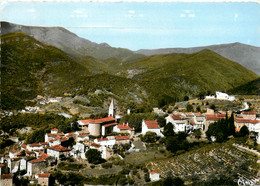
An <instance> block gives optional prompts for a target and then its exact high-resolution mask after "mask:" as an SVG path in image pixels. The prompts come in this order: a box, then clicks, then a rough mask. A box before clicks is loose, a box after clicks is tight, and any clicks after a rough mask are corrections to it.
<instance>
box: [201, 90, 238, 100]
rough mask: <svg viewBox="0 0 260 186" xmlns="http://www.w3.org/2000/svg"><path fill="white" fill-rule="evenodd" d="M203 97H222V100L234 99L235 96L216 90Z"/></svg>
mask: <svg viewBox="0 0 260 186" xmlns="http://www.w3.org/2000/svg"><path fill="white" fill-rule="evenodd" d="M205 99H222V100H229V101H235V99H236V98H235V97H234V96H229V95H228V94H226V93H223V92H220V91H216V95H214V96H206V97H205Z"/></svg>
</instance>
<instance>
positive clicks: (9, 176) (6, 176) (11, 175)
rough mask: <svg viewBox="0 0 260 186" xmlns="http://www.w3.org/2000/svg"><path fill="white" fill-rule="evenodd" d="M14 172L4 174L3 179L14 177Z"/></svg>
mask: <svg viewBox="0 0 260 186" xmlns="http://www.w3.org/2000/svg"><path fill="white" fill-rule="evenodd" d="M13 176H14V175H13V174H2V175H1V179H13Z"/></svg>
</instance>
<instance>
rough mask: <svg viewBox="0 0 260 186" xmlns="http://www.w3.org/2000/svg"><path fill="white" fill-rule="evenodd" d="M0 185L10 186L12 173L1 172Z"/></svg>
mask: <svg viewBox="0 0 260 186" xmlns="http://www.w3.org/2000/svg"><path fill="white" fill-rule="evenodd" d="M0 185H1V186H12V185H13V174H3V175H1V180H0Z"/></svg>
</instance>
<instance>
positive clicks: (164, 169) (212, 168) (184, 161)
mask: <svg viewBox="0 0 260 186" xmlns="http://www.w3.org/2000/svg"><path fill="white" fill-rule="evenodd" d="M256 161H257V157H256V156H253V155H251V154H248V153H245V152H242V151H240V150H238V149H236V148H235V147H233V146H232V145H230V144H229V143H226V144H212V145H209V146H207V147H202V148H200V149H196V150H194V151H190V152H187V153H185V154H182V155H179V156H176V157H174V158H171V159H167V160H153V161H150V162H149V163H147V164H146V166H147V168H149V169H150V170H155V171H156V172H159V173H160V174H161V176H162V177H167V175H169V174H170V175H173V176H179V177H182V178H183V179H184V180H185V181H191V180H192V179H193V178H194V177H196V176H198V175H199V177H200V179H203V180H207V179H209V178H213V177H215V178H216V177H221V175H227V176H228V175H230V174H232V175H237V176H242V177H244V178H247V179H257V173H258V169H257V168H256V167H255V166H250V165H252V164H255V163H256ZM258 179H259V178H258Z"/></svg>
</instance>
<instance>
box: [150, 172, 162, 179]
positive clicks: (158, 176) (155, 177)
mask: <svg viewBox="0 0 260 186" xmlns="http://www.w3.org/2000/svg"><path fill="white" fill-rule="evenodd" d="M149 176H150V180H151V181H158V180H160V174H159V173H158V172H155V171H150V174H149Z"/></svg>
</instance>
